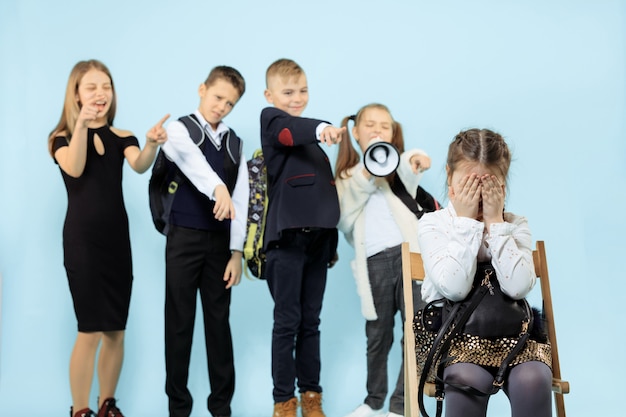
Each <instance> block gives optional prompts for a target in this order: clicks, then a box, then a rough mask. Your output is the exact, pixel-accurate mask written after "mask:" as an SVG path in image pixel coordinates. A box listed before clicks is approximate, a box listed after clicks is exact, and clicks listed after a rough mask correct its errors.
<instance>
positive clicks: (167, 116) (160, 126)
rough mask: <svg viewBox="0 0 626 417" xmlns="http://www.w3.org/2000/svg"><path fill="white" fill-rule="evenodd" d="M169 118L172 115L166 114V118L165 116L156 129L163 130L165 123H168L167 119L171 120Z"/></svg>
mask: <svg viewBox="0 0 626 417" xmlns="http://www.w3.org/2000/svg"><path fill="white" fill-rule="evenodd" d="M169 117H170V114H169V113H168V114H166V115H165V116H163V117H162V118H161V120H159V122H158V123H157V124H156V127H157V128H159V129H160V128H162V127H163V123H165V121H166V120H167V119H169Z"/></svg>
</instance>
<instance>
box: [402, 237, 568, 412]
mask: <svg viewBox="0 0 626 417" xmlns="http://www.w3.org/2000/svg"><path fill="white" fill-rule="evenodd" d="M533 262H534V264H535V274H536V275H537V278H539V284H540V288H541V296H542V299H543V312H544V314H545V318H546V327H547V330H548V338H549V340H550V344H551V346H552V392H554V401H555V404H554V406H555V410H556V415H557V416H558V417H565V402H564V398H563V395H564V394H567V393H569V389H570V387H569V382H567V381H564V380H562V379H561V366H560V364H559V350H558V345H557V341H556V330H555V327H554V310H553V309H552V294H551V292H550V278H549V276H548V262H547V259H546V250H545V244H544V242H543V241H541V240H538V241H537V242H536V246H535V250H534V251H533ZM424 276H425V273H424V264H423V263H422V257H421V255H420V254H419V253H415V252H411V251H410V249H409V244H408V243H406V242H405V243H403V244H402V279H403V286H404V290H403V291H404V306H405V313H406V314H405V316H406V320H405V322H404V367H405V369H404V415H405V416H406V417H419V407H418V403H417V391H418V387H417V385H418V383H419V375H418V369H417V360H416V358H415V334H414V333H413V317H414V314H413V311H414V306H413V293H412V288H413V286H412V280H417V281H423V280H424ZM409 312H410V313H409ZM424 393H425V394H426V395H428V396H429V397H434V395H435V387H434V384H427V386H426V387H425V388H424Z"/></svg>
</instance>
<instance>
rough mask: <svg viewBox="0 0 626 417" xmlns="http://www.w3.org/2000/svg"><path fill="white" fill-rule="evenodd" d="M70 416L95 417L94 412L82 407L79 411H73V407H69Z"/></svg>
mask: <svg viewBox="0 0 626 417" xmlns="http://www.w3.org/2000/svg"><path fill="white" fill-rule="evenodd" d="M70 417H96V413H94V412H93V411H91V410H90V409H89V408H83V409H82V410H80V411H77V412H76V413H74V407H70Z"/></svg>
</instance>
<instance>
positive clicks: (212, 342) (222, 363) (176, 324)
mask: <svg viewBox="0 0 626 417" xmlns="http://www.w3.org/2000/svg"><path fill="white" fill-rule="evenodd" d="M165 256H166V266H165V271H166V272H165V370H166V381H165V392H166V393H167V395H168V397H169V410H170V417H188V416H189V415H190V414H191V407H192V403H193V400H192V397H191V393H190V392H189V390H188V389H187V379H188V376H189V360H190V356H191V342H192V339H193V327H194V320H195V317H196V298H197V294H198V291H200V299H201V302H202V311H203V315H204V337H205V343H206V352H207V363H208V371H209V382H210V384H211V394H210V395H209V397H208V400H207V403H208V405H207V406H208V409H209V411H210V412H211V414H213V415H220V416H230V414H231V409H230V403H231V400H232V397H233V393H234V390H235V369H234V364H233V345H232V337H231V332H230V323H229V309H230V296H231V292H230V289H228V290H227V289H225V286H226V283H225V282H224V280H223V277H224V271H225V269H226V265H227V263H228V261H229V259H230V249H229V234H228V232H207V231H200V230H193V229H187V228H183V227H175V226H172V227H171V229H170V231H169V233H168V236H167V246H166V255H165Z"/></svg>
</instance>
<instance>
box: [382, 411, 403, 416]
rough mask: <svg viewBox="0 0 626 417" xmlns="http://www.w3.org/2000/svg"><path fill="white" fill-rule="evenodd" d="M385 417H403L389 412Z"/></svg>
mask: <svg viewBox="0 0 626 417" xmlns="http://www.w3.org/2000/svg"><path fill="white" fill-rule="evenodd" d="M385 417H404V416H403V415H401V414H396V413H392V412H391V411H390V412H388V413H387V414H385Z"/></svg>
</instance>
